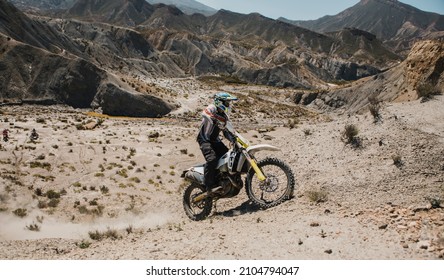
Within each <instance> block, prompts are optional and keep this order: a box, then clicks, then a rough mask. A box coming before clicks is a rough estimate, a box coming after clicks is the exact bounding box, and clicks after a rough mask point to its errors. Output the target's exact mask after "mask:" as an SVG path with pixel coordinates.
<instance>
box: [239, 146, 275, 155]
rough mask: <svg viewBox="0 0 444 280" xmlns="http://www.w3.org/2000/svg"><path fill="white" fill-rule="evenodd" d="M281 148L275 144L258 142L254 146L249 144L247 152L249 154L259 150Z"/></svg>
mask: <svg viewBox="0 0 444 280" xmlns="http://www.w3.org/2000/svg"><path fill="white" fill-rule="evenodd" d="M280 150H281V149H279V148H278V147H275V146H271V145H268V144H259V145H254V146H250V147H248V148H247V153H248V154H250V155H254V154H255V153H257V152H259V151H280Z"/></svg>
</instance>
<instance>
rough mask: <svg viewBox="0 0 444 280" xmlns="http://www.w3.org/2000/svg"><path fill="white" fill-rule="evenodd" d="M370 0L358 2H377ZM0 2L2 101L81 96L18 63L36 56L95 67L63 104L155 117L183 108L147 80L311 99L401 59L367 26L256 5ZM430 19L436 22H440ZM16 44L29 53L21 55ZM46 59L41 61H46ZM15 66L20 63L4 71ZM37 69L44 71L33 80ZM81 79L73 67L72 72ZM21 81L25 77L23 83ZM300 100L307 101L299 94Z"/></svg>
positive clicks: (54, 100)
mask: <svg viewBox="0 0 444 280" xmlns="http://www.w3.org/2000/svg"><path fill="white" fill-rule="evenodd" d="M374 1H376V0H374ZM374 1H363V2H362V3H361V4H360V5H370V4H371V3H373V4H375V3H380V2H378V1H376V2H374ZM380 1H382V0H380ZM384 3H385V2H384ZM395 4H396V3H395ZM0 5H1V10H0V15H1V17H0V32H1V33H2V34H3V35H2V38H3V39H4V40H5V42H6V45H5V47H4V48H3V50H2V52H3V53H4V55H3V56H2V57H1V60H2V63H3V65H4V66H3V68H2V69H3V70H2V71H3V72H4V73H9V74H5V77H6V76H8V75H9V76H10V77H11V79H12V81H11V82H6V81H4V82H3V83H4V84H5V87H4V89H5V90H4V91H2V92H1V96H0V97H1V98H3V99H4V100H5V102H6V101H8V102H23V100H28V101H29V100H34V101H35V102H41V100H46V101H45V102H49V103H60V102H66V100H72V98H60V96H62V95H72V93H73V92H77V94H83V93H79V92H78V89H76V88H74V89H70V90H71V91H70V93H69V94H68V93H67V92H66V91H65V88H64V87H62V88H63V91H61V90H60V88H57V87H59V83H60V81H52V78H54V77H57V78H58V77H59V76H54V75H50V74H49V73H47V74H44V71H40V72H39V71H31V72H30V71H28V70H26V69H29V67H30V66H31V67H32V69H36V67H37V66H38V67H37V68H38V69H42V68H41V65H40V63H45V62H46V60H47V59H49V58H51V59H52V60H51V61H54V60H56V58H57V60H60V61H63V63H62V62H58V63H60V65H68V64H70V65H71V63H72V62H74V61H75V63H74V64H76V63H78V62H81V65H83V66H85V65H88V66H87V68H88V69H90V71H93V72H95V75H91V76H92V77H98V78H94V80H95V81H96V80H99V82H94V83H85V84H84V86H86V85H89V86H90V87H89V88H88V90H85V91H86V92H94V91H95V92H96V95H95V96H93V97H92V98H91V96H89V97H88V98H85V99H81V98H80V99H79V100H82V101H81V102H77V103H76V102H70V103H69V104H77V105H76V106H79V107H88V106H92V107H102V109H103V110H104V112H108V113H112V114H131V115H137V116H141V115H143V116H158V115H164V114H166V113H168V112H170V111H171V109H173V108H177V107H178V106H182V105H181V104H179V103H177V102H176V101H175V99H177V96H178V93H177V92H174V91H171V90H170V89H168V88H164V87H163V86H162V85H159V84H156V83H153V82H152V78H157V77H159V78H161V77H170V78H172V77H190V76H193V77H202V78H205V77H206V76H210V77H211V76H217V77H219V78H220V79H221V80H225V81H229V82H236V83H251V84H257V85H267V86H274V87H283V88H293V89H300V90H306V91H315V93H310V94H309V95H310V96H312V97H310V98H309V100H312V98H313V96H317V95H318V93H317V91H319V90H328V89H329V88H331V87H332V83H343V82H344V81H355V80H358V79H361V78H365V77H369V76H374V75H377V74H381V73H382V72H384V71H386V70H387V69H390V68H391V67H393V66H395V65H398V64H399V63H400V62H401V61H402V57H401V56H399V55H397V54H395V53H393V52H391V51H390V50H389V49H388V48H387V47H386V45H385V44H384V43H383V42H381V41H380V40H378V37H377V36H376V35H374V34H372V33H369V32H367V31H363V30H360V29H356V28H344V29H341V30H340V31H334V32H326V33H323V34H321V33H317V32H314V31H311V30H309V29H305V28H302V27H298V26H295V25H292V24H289V23H285V22H283V21H276V20H272V19H270V18H267V17H264V16H262V15H260V14H256V13H253V14H249V15H243V14H238V13H233V12H230V11H225V10H220V11H218V12H217V13H216V14H214V15H212V16H209V17H205V16H204V15H201V14H193V15H187V14H185V13H183V12H182V11H181V10H179V9H178V8H176V7H174V6H168V5H164V4H156V5H151V4H149V3H147V2H146V1H144V0H125V1H124V0H110V1H103V0H97V1H86V0H78V1H76V2H75V3H74V4H73V5H72V7H71V8H69V9H67V10H64V11H62V12H58V11H54V12H53V13H52V16H48V14H42V15H39V14H38V13H32V14H29V13H28V14H25V13H23V12H21V11H19V10H18V9H17V8H15V7H14V6H13V5H11V4H10V3H9V2H7V1H5V0H0ZM368 7H370V6H368ZM371 7H373V6H371ZM371 7H370V8H371ZM377 7H379V6H375V7H373V9H375V10H377ZM351 9H352V8H351ZM352 10H353V9H352ZM375 16H376V15H375ZM438 22H439V21H436V23H435V26H439V24H438ZM16 46H21V47H20V48H16ZM30 47H31V48H30ZM29 49H32V51H30V50H29ZM12 50H14V52H13V51H12ZM24 51H27V52H29V53H26V54H25V53H20V52H24ZM13 53H14V55H13V56H12V55H11V54H13ZM29 54H31V55H29ZM29 56H31V58H29V59H28V60H29V61H33V63H28V64H26V63H25V62H24V61H23V59H22V57H29ZM53 63H54V62H51V63H49V65H52V66H48V67H55V66H53ZM16 64H18V65H20V67H16V69H10V68H11V67H13V65H16ZM22 64H24V65H22ZM76 65H77V64H76ZM83 66H82V67H83ZM56 68H57V67H56ZM74 68H75V69H76V67H74ZM43 69H47V68H43ZM61 69H65V70H66V69H67V70H66V71H68V74H66V75H68V76H70V74H69V73H71V72H69V71H71V70H69V69H71V68H69V67H65V66H63V68H61ZM65 70H63V71H65ZM60 71H62V70H60ZM74 72H79V71H77V70H76V71H74ZM10 73H15V74H14V75H11V74H10ZM37 73H39V75H43V77H45V76H44V75H47V78H46V77H45V78H40V79H36V78H35V75H36V74H37ZM79 73H80V74H81V71H80V72H79ZM74 76H75V75H74ZM25 77H27V78H25ZM82 78H83V76H82V75H80V76H79V80H81V79H82ZM29 81H32V82H33V84H31V85H28V86H23V85H27V84H28V83H29ZM47 81H49V82H47ZM109 83H111V85H112V86H109ZM73 84H75V83H73ZM65 87H66V85H65ZM31 88H32V90H31ZM37 89H38V90H37ZM117 89H118V90H119V91H120V90H121V91H122V92H124V93H125V94H123V93H122V94H123V95H125V96H127V98H128V100H129V101H128V104H129V105H128V107H127V108H123V107H124V106H120V108H122V109H120V110H117V109H116V108H113V109H112V110H111V109H110V108H109V106H111V105H110V104H109V103H106V102H104V100H107V99H106V98H104V96H106V95H107V94H103V92H102V91H105V92H108V91H110V90H111V91H115V90H117ZM375 90H377V89H375ZM37 92H39V93H38V94H37ZM334 92H336V90H334V91H332V94H334ZM304 94H305V92H304ZM38 96H41V97H39V98H37V97H38ZM134 96H143V97H144V98H149V99H150V100H149V101H146V102H147V104H148V105H147V106H146V107H147V108H149V109H147V110H146V112H143V111H144V110H142V112H139V111H137V112H136V111H132V110H131V106H133V105H134V104H133V99H134ZM147 96H149V97H147ZM338 98H339V97H338ZM75 99H76V98H75ZM77 99H78V98H77ZM302 99H304V100H305V98H302ZM339 99H341V98H339ZM137 100H138V99H137ZM153 100H155V102H154V103H152V101H153ZM296 100H299V101H300V100H301V99H299V98H296ZM80 103H81V105H78V104H80ZM307 103H310V102H309V101H308V100H305V101H303V104H307ZM339 103H340V104H342V102H339ZM104 104H107V105H106V106H105V105H104ZM124 104H126V103H124ZM172 104H174V105H172ZM153 106H154V107H156V108H155V109H153ZM335 106H336V107H337V106H338V105H335ZM157 107H158V108H157Z"/></svg>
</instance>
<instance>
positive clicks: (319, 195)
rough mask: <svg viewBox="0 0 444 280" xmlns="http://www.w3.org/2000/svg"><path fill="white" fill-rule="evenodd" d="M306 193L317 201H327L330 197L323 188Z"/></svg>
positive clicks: (309, 197)
mask: <svg viewBox="0 0 444 280" xmlns="http://www.w3.org/2000/svg"><path fill="white" fill-rule="evenodd" d="M306 195H307V197H308V199H309V200H310V201H312V202H315V203H321V202H326V201H327V199H328V193H327V192H326V191H323V190H309V191H307V192H306Z"/></svg>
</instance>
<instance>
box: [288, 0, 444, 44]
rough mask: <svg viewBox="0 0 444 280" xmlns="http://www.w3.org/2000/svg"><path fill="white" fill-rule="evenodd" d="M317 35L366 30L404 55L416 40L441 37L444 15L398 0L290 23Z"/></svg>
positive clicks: (364, 1)
mask: <svg viewBox="0 0 444 280" xmlns="http://www.w3.org/2000/svg"><path fill="white" fill-rule="evenodd" d="M281 20H285V21H286V22H291V23H293V24H295V25H298V26H302V27H305V28H309V29H311V30H314V31H317V32H332V31H338V30H341V29H343V28H357V29H361V30H365V31H367V32H370V33H372V34H375V35H376V37H377V38H378V39H380V40H382V41H383V42H384V43H386V44H387V45H388V46H390V47H391V48H393V49H394V50H396V51H397V52H406V51H408V50H409V49H410V47H411V45H412V42H413V41H415V40H416V39H418V38H422V39H430V38H434V37H442V36H443V35H444V33H443V32H444V15H440V14H436V13H430V12H424V11H421V10H419V9H417V8H415V7H412V6H410V5H407V4H404V3H402V2H399V1H397V0H361V1H360V2H359V3H357V4H356V5H354V6H353V7H351V8H348V9H346V10H344V11H342V12H341V13H339V14H337V15H334V16H324V17H322V18H319V19H317V20H309V21H291V20H286V19H281Z"/></svg>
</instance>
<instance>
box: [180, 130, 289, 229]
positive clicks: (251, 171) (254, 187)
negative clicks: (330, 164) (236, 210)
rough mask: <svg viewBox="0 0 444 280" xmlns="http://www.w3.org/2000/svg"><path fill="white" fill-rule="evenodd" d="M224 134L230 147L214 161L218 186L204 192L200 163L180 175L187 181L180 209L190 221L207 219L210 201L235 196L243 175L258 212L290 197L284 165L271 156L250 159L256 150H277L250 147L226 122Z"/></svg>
mask: <svg viewBox="0 0 444 280" xmlns="http://www.w3.org/2000/svg"><path fill="white" fill-rule="evenodd" d="M225 133H226V134H228V135H229V136H230V137H229V138H230V139H231V141H230V142H231V143H232V145H231V149H230V150H229V151H228V152H227V153H226V154H225V155H223V156H222V157H221V158H220V159H219V161H218V165H217V178H216V179H217V182H218V187H216V188H214V189H212V190H210V191H207V190H206V188H205V185H204V166H205V165H204V164H200V165H196V166H193V167H191V168H189V169H187V170H185V171H184V172H183V173H182V178H184V179H185V180H186V181H188V182H190V184H189V185H188V186H187V187H186V188H185V192H184V194H183V206H184V210H185V213H186V215H187V216H188V217H189V218H190V219H191V220H194V221H200V220H203V219H205V218H207V217H208V216H209V215H210V213H211V210H212V207H213V201H215V200H218V199H221V198H231V197H234V196H236V195H238V194H239V192H240V190H241V189H242V187H243V181H242V177H241V176H242V175H244V174H246V178H245V189H246V192H247V195H248V198H249V199H250V201H251V202H252V203H253V204H255V205H256V206H258V207H260V208H262V209H266V208H270V207H274V206H276V205H278V204H280V203H282V202H284V201H285V200H288V199H291V198H292V197H293V192H294V188H295V178H294V175H293V171H292V170H291V168H290V167H289V166H288V164H286V163H285V162H283V161H282V160H280V159H277V158H274V157H266V158H264V159H263V160H260V161H256V159H255V157H254V155H255V154H256V153H257V152H259V151H265V150H266V151H278V150H280V149H279V148H277V147H274V146H271V145H268V144H260V145H254V146H250V144H249V143H248V141H247V140H246V139H245V138H243V137H242V136H241V135H240V134H239V133H238V132H236V131H235V130H234V128H233V126H232V124H231V122H227V125H226V127H225Z"/></svg>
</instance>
